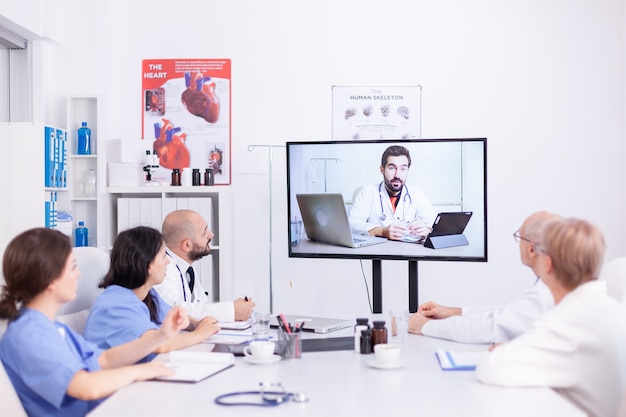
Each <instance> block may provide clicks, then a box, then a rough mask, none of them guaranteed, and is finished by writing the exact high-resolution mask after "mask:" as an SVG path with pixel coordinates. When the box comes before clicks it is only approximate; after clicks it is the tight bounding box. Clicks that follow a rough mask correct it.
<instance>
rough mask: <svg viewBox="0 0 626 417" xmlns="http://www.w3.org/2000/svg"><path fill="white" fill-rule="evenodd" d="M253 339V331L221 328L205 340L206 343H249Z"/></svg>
mask: <svg viewBox="0 0 626 417" xmlns="http://www.w3.org/2000/svg"><path fill="white" fill-rule="evenodd" d="M251 341H252V333H250V332H242V331H239V330H220V331H219V332H217V333H215V334H214V335H213V336H211V337H209V338H208V339H207V340H205V341H204V343H213V344H216V345H238V344H240V343H248V342H251Z"/></svg>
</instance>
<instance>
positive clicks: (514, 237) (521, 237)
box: [513, 230, 537, 246]
mask: <svg viewBox="0 0 626 417" xmlns="http://www.w3.org/2000/svg"><path fill="white" fill-rule="evenodd" d="M513 239H515V241H516V242H519V241H520V240H525V241H526V242H528V243H532V244H533V245H535V246H536V245H537V242H533V241H532V240H530V239H526V238H525V237H523V236H522V235H520V234H519V230H518V231H516V232H515V233H513Z"/></svg>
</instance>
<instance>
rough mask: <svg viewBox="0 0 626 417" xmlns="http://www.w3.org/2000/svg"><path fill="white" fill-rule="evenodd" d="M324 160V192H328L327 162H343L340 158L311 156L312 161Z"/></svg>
mask: <svg viewBox="0 0 626 417" xmlns="http://www.w3.org/2000/svg"><path fill="white" fill-rule="evenodd" d="M315 161H324V192H326V163H327V162H328V161H335V162H341V159H339V158H311V162H315Z"/></svg>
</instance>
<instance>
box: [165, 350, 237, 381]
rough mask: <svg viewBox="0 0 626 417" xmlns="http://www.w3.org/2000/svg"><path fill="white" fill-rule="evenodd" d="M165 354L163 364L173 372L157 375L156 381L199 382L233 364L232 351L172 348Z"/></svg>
mask: <svg viewBox="0 0 626 417" xmlns="http://www.w3.org/2000/svg"><path fill="white" fill-rule="evenodd" d="M165 356H166V357H168V360H166V361H165V366H166V367H168V368H172V369H174V372H175V373H174V375H171V376H162V377H158V378H156V380H157V381H172V382H199V381H202V380H203V379H206V378H208V377H210V376H213V375H215V374H217V373H220V372H222V371H224V370H226V369H228V368H230V367H232V366H234V365H235V357H234V356H233V354H232V353H222V352H187V351H180V350H174V351H172V352H169V354H167V355H165Z"/></svg>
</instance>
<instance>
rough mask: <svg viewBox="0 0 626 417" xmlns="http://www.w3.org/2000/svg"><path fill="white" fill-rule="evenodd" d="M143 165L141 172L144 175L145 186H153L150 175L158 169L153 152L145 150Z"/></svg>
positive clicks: (156, 157)
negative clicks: (142, 171)
mask: <svg viewBox="0 0 626 417" xmlns="http://www.w3.org/2000/svg"><path fill="white" fill-rule="evenodd" d="M144 163H145V165H144V166H143V170H144V172H145V173H146V184H147V185H153V184H155V183H154V181H153V180H152V175H153V174H154V173H155V172H156V170H157V169H158V168H159V157H158V155H157V153H156V151H155V150H152V152H150V150H146V157H145V160H144Z"/></svg>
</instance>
